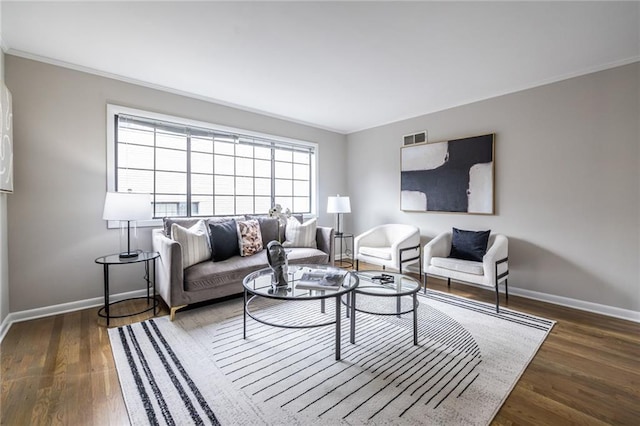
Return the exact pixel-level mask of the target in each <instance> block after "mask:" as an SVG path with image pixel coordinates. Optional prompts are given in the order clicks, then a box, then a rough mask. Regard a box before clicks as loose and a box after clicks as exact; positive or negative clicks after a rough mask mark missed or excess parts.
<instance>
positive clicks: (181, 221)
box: [162, 216, 244, 237]
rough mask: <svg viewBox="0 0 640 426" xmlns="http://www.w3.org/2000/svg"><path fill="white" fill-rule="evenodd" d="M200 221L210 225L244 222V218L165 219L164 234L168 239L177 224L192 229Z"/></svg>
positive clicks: (163, 219) (163, 220)
mask: <svg viewBox="0 0 640 426" xmlns="http://www.w3.org/2000/svg"><path fill="white" fill-rule="evenodd" d="M199 220H204V221H205V223H206V224H207V225H209V224H210V223H219V222H227V221H230V220H244V216H218V217H164V218H162V223H163V227H164V234H165V235H166V236H167V237H170V236H171V225H173V224H174V223H177V224H178V225H180V226H182V227H183V228H191V227H192V226H193V225H195V224H196V223H197V222H198V221H199Z"/></svg>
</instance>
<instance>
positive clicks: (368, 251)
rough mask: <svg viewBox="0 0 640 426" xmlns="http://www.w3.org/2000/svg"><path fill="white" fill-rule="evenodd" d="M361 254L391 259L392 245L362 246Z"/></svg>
mask: <svg viewBox="0 0 640 426" xmlns="http://www.w3.org/2000/svg"><path fill="white" fill-rule="evenodd" d="M359 254H364V255H366V256H371V257H377V258H378V259H384V260H391V247H360V250H359Z"/></svg>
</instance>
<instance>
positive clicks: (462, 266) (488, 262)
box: [423, 232, 509, 312]
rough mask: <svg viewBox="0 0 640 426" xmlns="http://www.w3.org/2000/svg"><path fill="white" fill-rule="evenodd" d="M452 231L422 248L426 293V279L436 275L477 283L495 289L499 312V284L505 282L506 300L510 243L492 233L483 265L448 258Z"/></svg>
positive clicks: (501, 236) (449, 280)
mask: <svg viewBox="0 0 640 426" xmlns="http://www.w3.org/2000/svg"><path fill="white" fill-rule="evenodd" d="M451 236H452V233H451V232H444V233H442V234H440V235H438V236H436V237H435V238H434V239H433V240H431V241H429V243H427V245H425V246H424V256H423V259H424V261H423V266H424V291H425V292H426V291H427V276H428V275H436V276H439V277H443V278H446V279H447V285H448V286H451V280H452V279H453V280H456V281H462V282H468V283H473V284H479V285H482V286H487V287H492V288H495V290H496V312H500V298H499V293H498V284H499V283H500V282H501V281H503V280H504V288H505V294H506V298H507V299H509V288H508V284H507V279H508V277H509V263H508V261H509V258H508V255H509V242H508V240H507V237H505V236H504V235H501V234H491V235H490V236H489V243H488V244H487V252H486V254H485V255H484V257H483V258H482V262H475V261H472V260H461V259H453V258H449V253H450V252H451Z"/></svg>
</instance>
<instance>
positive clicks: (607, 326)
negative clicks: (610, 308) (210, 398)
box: [0, 265, 640, 425]
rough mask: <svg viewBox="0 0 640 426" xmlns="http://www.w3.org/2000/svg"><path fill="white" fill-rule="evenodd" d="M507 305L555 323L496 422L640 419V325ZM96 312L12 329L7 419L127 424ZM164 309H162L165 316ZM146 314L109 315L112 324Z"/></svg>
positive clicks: (2, 405) (4, 348)
mask: <svg viewBox="0 0 640 426" xmlns="http://www.w3.org/2000/svg"><path fill="white" fill-rule="evenodd" d="M367 266H368V265H361V269H368V268H367ZM429 287H430V288H432V289H435V290H440V291H445V292H451V293H452V294H457V295H460V296H464V297H471V298H474V299H477V300H483V301H487V302H490V303H493V301H494V293H493V292H491V291H488V290H483V289H478V288H475V287H471V286H466V285H463V284H457V283H452V284H451V288H450V289H448V288H447V285H446V282H444V281H440V280H436V279H431V278H430V280H429ZM131 303H132V304H136V303H140V301H137V302H131ZM142 303H144V302H142ZM501 304H503V305H505V306H508V307H509V308H512V309H516V310H519V311H523V312H528V313H531V314H534V315H539V316H542V317H545V318H549V319H553V320H556V321H557V322H558V323H557V324H556V325H555V327H554V328H553V330H552V332H551V334H550V335H549V337H548V338H547V340H546V341H545V342H544V344H543V345H542V347H541V348H540V350H539V351H538V353H537V355H536V356H535V358H534V359H533V361H532V362H531V364H530V365H529V367H528V368H527V370H526V371H525V373H524V374H523V376H522V378H521V379H520V381H519V382H518V384H517V385H516V387H515V388H514V390H513V391H512V392H511V394H510V395H509V397H508V398H507V400H506V402H505V403H504V405H503V407H502V409H501V410H500V412H499V413H498V414H497V416H496V417H495V419H494V421H493V424H496V425H512V424H518V425H545V424H547V425H565V424H580V425H592V424H593V425H595V424H624V425H639V424H640V324H637V323H633V322H630V321H624V320H618V319H614V318H610V317H606V316H602V315H597V314H591V313H587V312H583V311H578V310H574V309H570V308H565V307H562V306H556V305H551V304H547V303H543V302H538V301H534V300H529V299H524V298H519V297H516V296H510V297H509V301H508V303H505V300H504V298H502V299H501ZM119 309H123V310H124V309H130V310H131V311H133V310H135V306H131V305H129V306H127V304H121V305H120V306H119ZM204 309H206V308H204ZM97 310H98V309H97V308H95V309H87V310H83V311H78V312H72V313H67V314H62V315H56V316H52V317H48V318H41V319H36V320H31V321H25V322H21V323H16V324H14V325H13V326H12V327H11V329H10V330H9V332H8V333H7V335H6V337H5V338H4V340H3V342H2V345H1V346H0V352H1V370H0V374H1V375H2V377H1V389H2V390H1V393H2V395H1V400H0V413H1V414H0V423H1V424H3V425H50V424H64V425H108V424H113V425H122V424H127V423H128V417H127V412H126V409H125V406H124V401H123V399H122V393H121V390H120V384H119V382H118V376H117V373H116V369H115V366H114V362H113V356H112V354H111V347H110V343H109V337H108V335H107V331H106V327H105V321H104V319H102V318H98V316H97ZM167 314H168V310H167V308H166V307H165V306H163V307H162V309H161V313H160V315H167ZM177 315H180V312H178V314H177ZM148 317H149V315H146V314H144V315H140V316H137V317H131V318H127V319H121V320H112V323H111V326H120V325H124V324H128V323H132V322H136V321H141V320H144V319H146V318H148Z"/></svg>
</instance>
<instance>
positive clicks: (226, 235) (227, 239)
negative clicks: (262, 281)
mask: <svg viewBox="0 0 640 426" xmlns="http://www.w3.org/2000/svg"><path fill="white" fill-rule="evenodd" d="M209 229H210V230H211V232H210V234H211V255H212V256H211V257H212V258H213V261H214V262H219V261H221V260H227V259H229V258H230V257H233V256H238V255H239V254H240V246H239V245H238V231H237V228H236V221H235V220H229V221H226V222H219V223H210V224H209Z"/></svg>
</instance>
